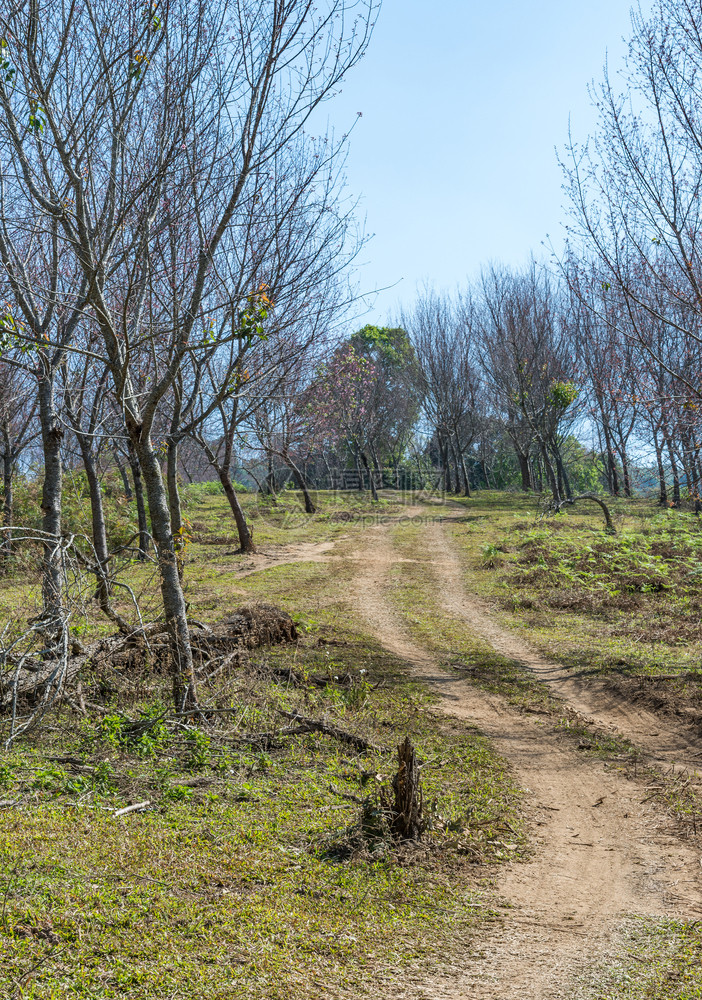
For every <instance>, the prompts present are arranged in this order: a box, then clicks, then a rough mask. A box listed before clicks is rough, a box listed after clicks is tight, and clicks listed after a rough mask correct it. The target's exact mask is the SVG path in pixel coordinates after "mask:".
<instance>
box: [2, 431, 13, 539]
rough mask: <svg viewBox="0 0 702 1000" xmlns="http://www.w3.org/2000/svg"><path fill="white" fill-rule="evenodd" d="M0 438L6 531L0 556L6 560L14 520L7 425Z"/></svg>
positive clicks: (9, 443)
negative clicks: (0, 440)
mask: <svg viewBox="0 0 702 1000" xmlns="http://www.w3.org/2000/svg"><path fill="white" fill-rule="evenodd" d="M2 437H3V448H4V450H3V455H2V490H3V494H2V523H3V525H4V526H5V527H6V528H7V529H8V530H7V531H3V533H2V534H3V537H2V546H0V554H1V555H2V557H3V558H7V557H8V556H10V555H12V532H11V531H10V530H9V528H10V526H11V525H12V521H13V518H14V496H13V485H14V484H13V480H14V472H15V463H14V461H13V454H12V451H13V449H12V441H11V438H10V433H9V428H8V426H7V424H5V426H3V429H2Z"/></svg>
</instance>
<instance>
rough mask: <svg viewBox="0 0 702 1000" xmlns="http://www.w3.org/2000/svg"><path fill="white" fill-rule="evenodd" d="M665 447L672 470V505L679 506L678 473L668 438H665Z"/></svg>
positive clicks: (673, 452) (671, 445)
mask: <svg viewBox="0 0 702 1000" xmlns="http://www.w3.org/2000/svg"><path fill="white" fill-rule="evenodd" d="M665 443H666V447H667V448H668V460H669V461H670V468H671V470H672V472H673V505H674V506H675V507H679V506H680V473H679V471H678V463H677V461H676V459H675V451H674V450H673V442H672V441H671V440H670V438H666V442H665Z"/></svg>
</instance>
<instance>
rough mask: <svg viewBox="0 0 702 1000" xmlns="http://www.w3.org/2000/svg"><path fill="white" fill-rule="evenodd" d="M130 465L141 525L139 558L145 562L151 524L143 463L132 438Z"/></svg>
mask: <svg viewBox="0 0 702 1000" xmlns="http://www.w3.org/2000/svg"><path fill="white" fill-rule="evenodd" d="M129 466H130V468H131V470H132V479H133V480H134V499H135V500H136V506H137V522H138V525H139V559H140V560H141V561H142V562H143V561H144V560H145V559H146V553H147V552H148V551H149V524H148V521H147V519H146V504H145V503H144V481H143V479H142V475H141V465H140V464H139V456H138V454H137V452H136V449H135V448H134V445H133V444H132V442H131V440H130V441H129Z"/></svg>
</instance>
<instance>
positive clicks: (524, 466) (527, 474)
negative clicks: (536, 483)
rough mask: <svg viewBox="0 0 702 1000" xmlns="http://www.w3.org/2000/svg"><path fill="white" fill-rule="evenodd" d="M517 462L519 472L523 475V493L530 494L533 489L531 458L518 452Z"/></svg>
mask: <svg viewBox="0 0 702 1000" xmlns="http://www.w3.org/2000/svg"><path fill="white" fill-rule="evenodd" d="M517 460H518V462H519V471H520V473H521V475H522V491H523V492H524V493H528V492H529V490H530V489H531V468H530V466H529V456H528V455H522V453H521V452H520V451H518V452H517Z"/></svg>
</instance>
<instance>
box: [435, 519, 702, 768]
mask: <svg viewBox="0 0 702 1000" xmlns="http://www.w3.org/2000/svg"><path fill="white" fill-rule="evenodd" d="M445 520H451V518H447V519H445ZM425 537H426V540H427V544H428V545H429V547H430V548H429V551H432V552H433V553H435V555H436V558H435V559H434V560H432V564H431V565H432V570H433V572H434V575H435V577H436V579H437V581H438V583H439V587H440V591H441V603H442V606H443V607H444V608H445V609H446V610H447V611H448V612H449V613H450V614H452V615H453V616H455V617H457V618H462V619H463V620H464V621H465V622H466V623H467V624H468V626H469V627H470V629H471V631H472V632H474V633H475V634H476V635H478V636H480V637H481V638H483V639H486V640H487V641H488V642H489V643H490V645H491V646H492V647H493V648H494V649H495V650H496V651H497V652H498V653H501V654H502V655H503V656H506V657H507V658H508V659H511V660H514V661H515V662H517V663H519V664H521V665H522V666H525V667H527V668H528V669H529V670H531V671H532V673H533V674H535V676H536V677H537V678H538V679H539V680H540V681H542V682H543V683H544V684H546V685H547V686H548V687H549V688H550V690H551V691H552V692H553V693H554V694H556V695H558V696H559V697H560V698H562V699H563V700H564V701H566V702H567V703H568V704H569V705H570V707H571V708H574V709H575V711H576V712H578V713H579V714H580V715H582V716H583V717H584V721H586V722H587V723H591V724H594V725H595V726H598V727H600V728H603V729H609V730H610V731H612V732H617V733H619V734H621V735H622V736H625V737H626V738H627V739H629V740H630V741H631V742H632V743H633V744H634V745H635V746H636V747H638V748H639V749H641V750H642V751H644V752H645V754H646V757H647V758H648V759H649V760H650V761H651V763H654V764H656V765H658V766H659V767H660V768H662V769H667V768H669V767H671V766H672V765H676V766H678V765H679V766H682V767H684V768H685V769H686V770H688V771H690V772H691V773H692V774H695V772H696V771H697V769H699V768H700V765H701V762H702V739H700V737H699V735H697V734H696V733H695V732H694V731H693V730H692V728H691V727H690V726H684V725H676V723H675V722H673V721H672V720H668V719H663V718H662V717H661V716H660V715H656V714H654V713H653V712H649V711H647V710H646V709H644V708H642V707H640V706H638V705H637V704H636V703H635V702H630V701H627V699H626V698H624V697H623V696H621V695H619V694H617V693H616V692H614V691H608V690H607V689H606V688H605V687H604V686H603V685H602V684H601V683H600V682H599V681H597V680H595V679H590V680H587V679H582V678H579V677H577V676H574V675H573V672H572V670H568V668H566V667H564V666H563V665H562V664H560V663H556V662H553V661H551V660H548V659H546V658H545V657H543V656H541V655H540V654H539V653H537V652H536V650H534V649H533V648H532V647H531V646H530V645H529V644H528V643H527V642H526V641H525V640H524V639H523V638H521V637H520V636H518V635H515V634H514V633H512V632H509V631H508V630H507V629H504V628H502V627H501V626H500V625H498V624H497V622H495V621H494V619H493V618H492V617H491V614H490V608H489V606H488V604H487V603H486V602H485V601H483V600H481V599H480V598H479V597H477V596H476V595H475V594H470V593H468V592H467V591H466V589H465V586H464V582H463V570H462V567H461V563H460V560H459V558H458V556H457V555H456V553H455V551H454V549H453V546H452V544H451V542H450V541H449V539H448V538H447V537H446V532H445V530H444V528H443V527H442V525H441V524H440V523H439V522H436V521H435V522H433V523H432V524H429V525H428V526H427V531H426V536H425Z"/></svg>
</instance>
